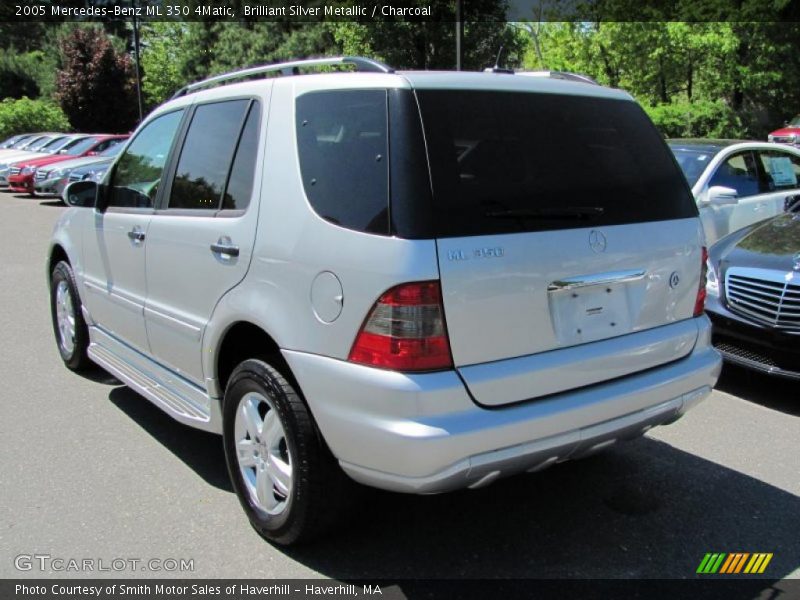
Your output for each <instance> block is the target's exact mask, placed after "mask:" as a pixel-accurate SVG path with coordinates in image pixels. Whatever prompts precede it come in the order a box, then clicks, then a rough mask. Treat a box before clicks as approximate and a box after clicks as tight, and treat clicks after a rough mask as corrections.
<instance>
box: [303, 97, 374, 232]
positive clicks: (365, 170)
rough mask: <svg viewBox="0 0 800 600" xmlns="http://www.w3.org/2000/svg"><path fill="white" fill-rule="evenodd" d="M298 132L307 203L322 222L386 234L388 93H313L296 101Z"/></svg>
mask: <svg viewBox="0 0 800 600" xmlns="http://www.w3.org/2000/svg"><path fill="white" fill-rule="evenodd" d="M296 130H297V145H298V155H299V160H300V170H301V173H302V178H303V187H304V189H305V192H306V197H307V198H308V200H309V202H310V203H311V206H312V208H313V209H314V211H315V212H316V213H317V214H318V215H319V216H321V217H322V218H323V219H326V220H328V221H330V222H331V223H335V224H337V225H340V226H342V227H346V228H348V229H355V230H357V231H363V232H369V233H379V234H384V235H385V234H387V233H388V230H389V160H388V156H387V154H388V148H387V139H388V134H387V100H386V90H336V91H326V92H312V93H308V94H304V95H302V96H300V97H299V98H298V99H297V110H296Z"/></svg>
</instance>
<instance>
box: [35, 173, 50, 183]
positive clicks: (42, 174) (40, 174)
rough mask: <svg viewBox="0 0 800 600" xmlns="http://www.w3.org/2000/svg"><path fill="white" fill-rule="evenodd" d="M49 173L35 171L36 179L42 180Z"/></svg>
mask: <svg viewBox="0 0 800 600" xmlns="http://www.w3.org/2000/svg"><path fill="white" fill-rule="evenodd" d="M49 174H50V173H49V172H48V171H36V181H44V180H45V179H47V176H48V175H49Z"/></svg>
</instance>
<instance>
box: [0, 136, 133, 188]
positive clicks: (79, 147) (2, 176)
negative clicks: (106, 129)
mask: <svg viewBox="0 0 800 600" xmlns="http://www.w3.org/2000/svg"><path fill="white" fill-rule="evenodd" d="M127 138H128V136H127V135H116V134H66V133H38V134H22V135H17V136H13V137H12V138H9V139H7V140H5V141H4V142H3V143H2V144H0V187H7V188H8V189H9V191H12V192H22V193H28V194H31V195H42V196H59V197H60V196H61V194H62V193H63V191H64V187H65V186H66V184H67V183H69V181H70V177H71V176H72V171H73V170H74V169H78V168H81V167H86V166H89V165H95V164H96V165H97V168H94V169H92V170H91V171H89V172H88V173H89V174H88V175H87V172H85V171H84V172H81V173H80V174H79V176H80V177H87V178H88V177H95V176H97V173H98V172H99V171H100V165H103V166H104V167H105V168H107V167H108V165H109V164H110V163H111V160H113V157H114V156H115V155H116V154H117V153H118V152H119V150H120V149H121V147H122V144H121V142H122V141H124V140H126V139H127Z"/></svg>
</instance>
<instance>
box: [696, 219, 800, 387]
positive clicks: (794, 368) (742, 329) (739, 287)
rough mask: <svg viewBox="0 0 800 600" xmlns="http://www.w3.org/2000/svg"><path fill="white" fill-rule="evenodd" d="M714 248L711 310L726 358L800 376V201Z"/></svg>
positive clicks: (708, 309) (710, 267) (770, 371)
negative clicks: (799, 206)
mask: <svg viewBox="0 0 800 600" xmlns="http://www.w3.org/2000/svg"><path fill="white" fill-rule="evenodd" d="M788 208H789V210H788V211H787V212H786V213H784V214H782V215H779V216H777V217H775V218H774V219H769V220H767V221H761V222H759V223H756V224H754V225H750V226H749V227H745V228H744V229H740V230H739V231H735V232H734V233H732V234H730V235H728V236H726V237H724V238H722V239H721V240H719V241H718V242H717V243H716V244H714V245H713V246H712V247H711V250H710V251H709V262H708V285H707V287H706V290H707V292H708V296H707V299H706V312H707V313H708V316H709V317H710V318H711V321H712V323H713V324H714V328H713V343H714V346H715V347H716V348H717V350H719V351H720V352H721V353H722V356H723V358H724V359H725V361H726V362H729V363H732V364H736V365H739V366H741V367H745V368H748V369H753V370H756V371H760V372H762V373H766V374H769V375H776V376H779V377H788V378H793V379H800V210H798V205H797V204H795V205H794V206H791V207H788Z"/></svg>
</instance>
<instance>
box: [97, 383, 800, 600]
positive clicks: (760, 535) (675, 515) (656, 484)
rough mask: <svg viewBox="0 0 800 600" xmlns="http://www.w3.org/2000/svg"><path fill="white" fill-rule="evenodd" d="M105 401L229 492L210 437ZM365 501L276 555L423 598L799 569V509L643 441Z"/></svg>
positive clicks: (146, 406)
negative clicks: (471, 587) (474, 587)
mask: <svg viewBox="0 0 800 600" xmlns="http://www.w3.org/2000/svg"><path fill="white" fill-rule="evenodd" d="M109 398H110V400H111V401H112V402H113V403H114V404H115V405H116V406H117V407H118V408H119V409H120V410H122V411H124V412H125V413H126V414H127V415H128V416H130V417H131V418H132V419H133V420H134V421H136V422H137V423H138V424H139V425H141V427H142V428H143V429H144V430H145V431H147V433H149V434H150V435H151V436H153V437H154V438H155V439H157V440H158V441H159V442H160V443H161V444H163V445H164V446H165V447H166V448H168V449H169V450H171V451H172V452H173V453H174V454H175V455H176V456H177V457H179V458H180V459H181V460H182V461H183V462H184V463H185V464H186V465H187V466H188V467H190V468H191V469H193V470H194V471H195V472H197V474H198V475H199V476H200V477H202V478H203V479H205V480H206V481H207V482H209V483H211V484H212V485H215V486H216V487H218V488H221V489H225V490H228V491H231V487H230V485H229V483H228V475H227V472H226V468H225V462H224V457H223V451H222V444H221V443H220V438H219V437H217V436H214V435H212V434H208V433H204V432H201V431H197V430H194V429H190V428H188V427H185V426H182V425H179V424H177V423H176V422H174V421H173V420H172V419H171V418H170V417H169V416H167V415H166V414H164V413H162V412H161V411H160V410H159V409H158V408H156V407H154V406H152V405H151V404H150V403H149V402H148V401H147V400H145V399H144V398H142V397H140V396H138V395H137V394H135V393H134V392H132V391H131V390H129V389H128V388H123V387H120V388H116V389H114V390H113V391H112V392H111V393H110V395H109ZM743 443H744V442H743ZM364 496H365V497H364V499H363V501H362V505H360V506H359V507H358V511H357V515H358V516H357V518H355V519H352V520H350V521H348V522H345V523H343V524H342V526H341V527H340V530H339V531H336V532H334V533H333V534H332V535H330V536H329V537H328V538H327V539H323V540H321V541H318V542H316V543H314V544H310V545H307V546H303V547H300V548H291V549H285V548H278V550H279V551H281V552H283V553H285V554H286V555H287V556H289V557H291V558H292V559H294V560H296V561H298V562H300V563H302V564H304V565H306V566H307V567H309V568H311V569H314V570H316V571H318V572H319V573H321V574H322V575H325V576H328V577H332V578H334V579H339V580H366V579H373V580H378V579H379V580H381V581H382V582H392V583H391V584H390V585H392V586H399V588H400V589H401V591H402V592H403V594H405V595H406V596H407V597H421V596H424V595H425V592H424V590H425V589H426V588H425V586H424V585H419V580H420V579H423V580H424V579H426V578H433V579H451V580H461V579H465V578H467V579H468V578H490V579H496V578H510V579H520V578H528V579H538V578H583V579H605V578H625V579H640V578H654V579H657V578H662V579H673V578H677V579H680V578H695V577H697V575H695V573H696V569H697V567H698V565H699V564H700V561H701V560H702V559H703V557H704V555H705V554H706V553H707V552H726V553H732V552H749V553H755V552H772V553H774V557H773V559H772V562H771V563H770V564H769V566H768V568H767V570H766V572H765V574H764V577H768V578H769V579H765V580H764V581H763V585H764V588H767V587H769V585H770V582H771V581H775V580H777V579H781V578H783V577H785V576H786V575H788V574H789V573H791V572H793V571H795V570H796V569H797V568H798V566H800V536H798V535H797V532H798V531H800V498H798V497H796V496H794V495H793V494H790V493H787V492H785V491H783V490H781V489H778V488H776V487H773V486H771V485H768V484H765V483H763V482H761V481H759V480H757V479H754V478H752V477H749V476H747V475H743V474H741V473H739V472H737V471H734V470H731V469H728V468H726V467H724V466H721V465H719V464H716V463H713V462H710V461H707V460H704V459H701V458H698V457H696V456H694V455H692V454H689V453H687V452H684V451H682V450H679V449H677V448H675V447H673V446H671V445H669V444H666V443H664V442H660V441H657V440H654V439H651V438H649V437H644V438H641V439H639V440H636V441H634V442H629V443H625V444H623V445H621V446H619V447H616V448H613V449H611V450H609V451H607V452H606V453H605V454H601V455H599V456H595V457H592V458H589V459H585V460H581V461H576V462H569V463H564V464H561V465H556V466H555V467H553V468H551V469H549V470H547V471H544V472H542V473H539V474H535V475H523V476H519V477H514V478H510V479H506V480H502V481H500V482H498V483H496V484H494V485H491V486H489V487H487V488H484V489H479V490H474V491H463V492H455V493H450V494H443V495H438V496H409V495H401V494H391V493H387V492H380V491H373V490H368V491H367V493H366V494H365V495H364ZM253 535H255V534H253ZM270 551H271V550H270V547H269V546H265V551H264V556H265V557H267V556H268V553H269V552H270ZM706 577H708V576H706ZM415 580H416V583H415ZM760 585H761V583H758V582H757V586H760Z"/></svg>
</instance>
